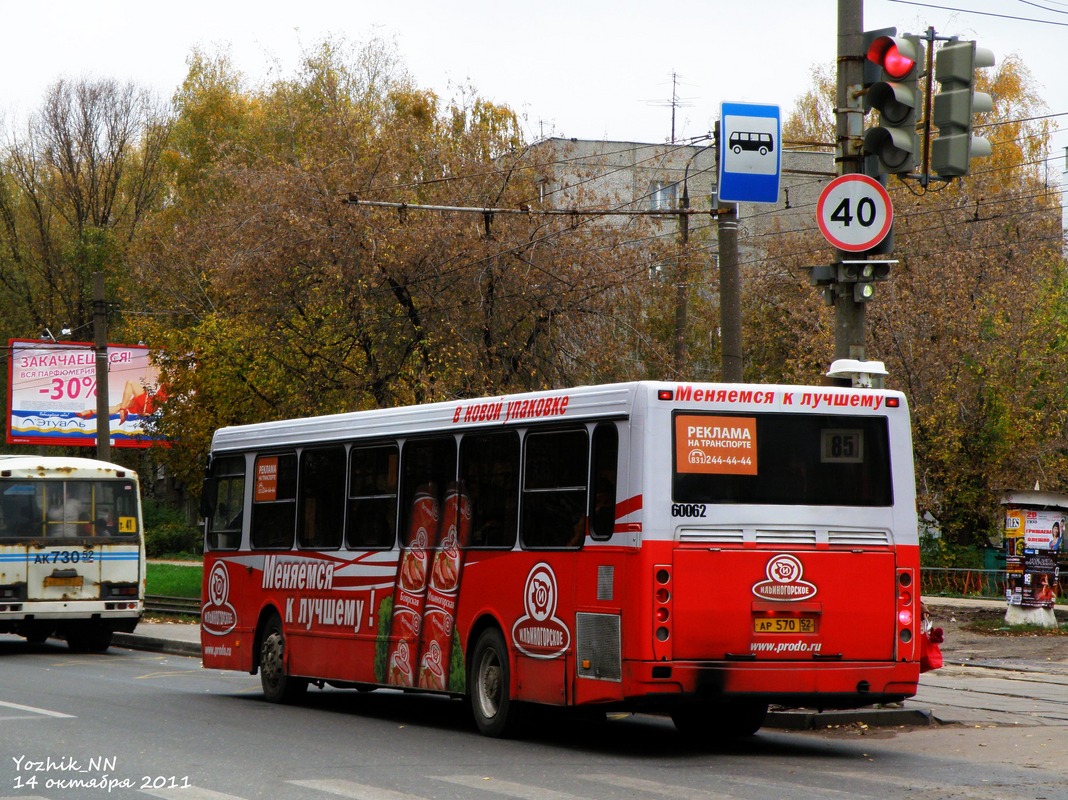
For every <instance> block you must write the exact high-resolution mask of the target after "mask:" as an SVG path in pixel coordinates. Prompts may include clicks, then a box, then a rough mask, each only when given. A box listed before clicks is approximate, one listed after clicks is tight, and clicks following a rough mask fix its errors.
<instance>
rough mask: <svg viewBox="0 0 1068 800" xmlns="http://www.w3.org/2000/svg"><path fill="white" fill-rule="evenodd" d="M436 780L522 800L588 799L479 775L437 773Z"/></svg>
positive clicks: (582, 796)
mask: <svg viewBox="0 0 1068 800" xmlns="http://www.w3.org/2000/svg"><path fill="white" fill-rule="evenodd" d="M434 780H437V781H448V782H449V783H455V784H458V785H459V786H466V787H468V788H469V789H481V790H482V791H484V792H494V793H496V794H503V795H505V796H506V797H518V798H520V800H587V799H586V797H585V796H584V795H577V794H571V793H569V792H558V791H556V790H555V789H542V788H540V787H538V786H527V785H526V784H522V783H513V782H512V781H502V780H498V779H497V778H485V777H479V776H477V775H435V776H434Z"/></svg>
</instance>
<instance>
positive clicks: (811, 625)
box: [753, 617, 816, 633]
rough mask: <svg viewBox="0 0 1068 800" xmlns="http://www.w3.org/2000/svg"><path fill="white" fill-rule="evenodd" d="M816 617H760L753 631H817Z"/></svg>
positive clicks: (754, 624) (754, 622)
mask: <svg viewBox="0 0 1068 800" xmlns="http://www.w3.org/2000/svg"><path fill="white" fill-rule="evenodd" d="M815 632H816V620H815V618H814V617H758V618H757V619H754V620H753V633H815Z"/></svg>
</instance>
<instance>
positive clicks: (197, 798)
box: [141, 786, 245, 800]
mask: <svg viewBox="0 0 1068 800" xmlns="http://www.w3.org/2000/svg"><path fill="white" fill-rule="evenodd" d="M141 793H142V794H147V795H149V796H150V797H159V798H162V800H245V798H243V797H238V796H237V795H236V794H225V793H224V792H216V791H213V790H212V789H203V788H201V787H199V786H176V787H175V788H173V789H142V790H141Z"/></svg>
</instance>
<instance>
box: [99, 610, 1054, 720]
mask: <svg viewBox="0 0 1068 800" xmlns="http://www.w3.org/2000/svg"><path fill="white" fill-rule="evenodd" d="M924 602H925V603H927V605H928V606H930V607H931V608H938V609H952V608H968V607H971V608H975V607H982V608H994V609H1004V607H1005V602H1004V601H1003V600H983V599H970V598H948V597H925V598H924ZM114 645H115V646H116V647H126V648H130V649H134V650H149V651H153V652H158V653H166V654H170V655H181V656H192V657H195V658H199V657H200V626H199V625H196V624H189V623H177V622H176V623H170V622H142V623H140V624H139V625H138V626H137V630H136V631H135V632H134V633H117V634H115V637H114ZM1065 658H1066V660H1065V661H1061V662H1029V661H1022V660H1012V661H1007V660H988V661H969V662H968V663H967V664H962V663H958V662H950V661H948V660H947V661H946V664H945V666H943V667H942V669H939V670H935V671H933V672H926V673H924V674H923V675H922V676H920V688H919V691H918V692H917V694H916V696H915V697H913V698H910V699H908V700H906V701H905V702H904V703H902V704H901V706H900V707H895V708H862V709H855V710H849V711H825V712H822V713H817V712H814V711H793V710H791V711H773V712H771V713H770V714H769V715H768V721H767V723H766V727H769V728H779V729H785V730H813V729H821V728H826V727H833V726H842V725H866V726H868V727H901V726H913V725H953V724H958V725H983V726H988V725H996V726H1002V725H1013V726H1020V727H1023V726H1043V725H1068V644H1066V654H1065Z"/></svg>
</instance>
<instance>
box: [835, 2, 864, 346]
mask: <svg viewBox="0 0 1068 800" xmlns="http://www.w3.org/2000/svg"><path fill="white" fill-rule="evenodd" d="M864 55H865V54H864V0H838V93H837V98H836V103H835V107H836V109H837V119H836V123H837V124H836V142H837V144H836V153H835V162H836V163H837V166H838V170H837V171H838V174H839V175H854V174H857V173H861V172H863V171H864V152H863V142H864V106H863V102H864V101H863V98H862V97H860V96H859V92H860V90H861V89H862V88H863V85H864ZM836 257H837V258H838V260H842V259H844V258H851V257H854V256H851V255H850V254H849V253H847V252H843V251H841V250H839V251H837V252H836ZM864 310H865V304H864V303H858V302H856V301H855V300H854V299H853V285H852V284H849V283H839V284H836V285H835V298H834V311H835V324H834V357H835V358H857V359H860V360H863V359H864V342H865V340H864Z"/></svg>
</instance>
